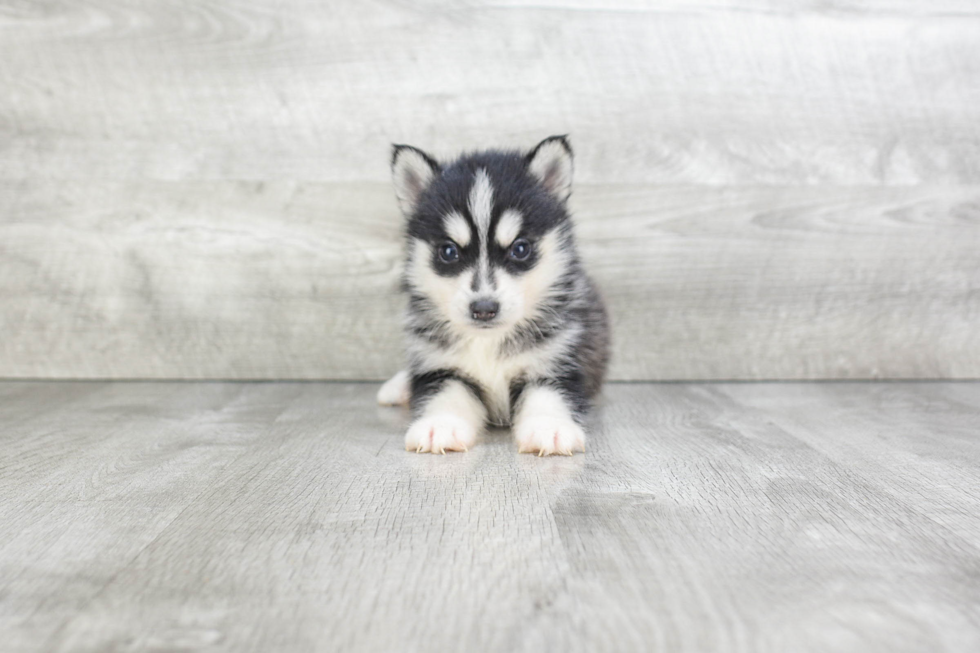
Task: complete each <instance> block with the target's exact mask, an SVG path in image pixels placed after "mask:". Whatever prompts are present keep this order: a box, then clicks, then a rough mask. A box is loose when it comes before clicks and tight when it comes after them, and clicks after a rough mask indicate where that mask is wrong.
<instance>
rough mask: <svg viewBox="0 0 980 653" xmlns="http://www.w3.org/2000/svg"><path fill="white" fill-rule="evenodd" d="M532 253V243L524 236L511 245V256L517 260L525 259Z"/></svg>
mask: <svg viewBox="0 0 980 653" xmlns="http://www.w3.org/2000/svg"><path fill="white" fill-rule="evenodd" d="M530 255H531V243H529V242H527V241H526V240H524V239H523V238H518V239H517V240H515V241H514V244H513V245H511V246H510V257H511V258H512V259H514V260H515V261H523V260H524V259H526V258H527V257H528V256H530Z"/></svg>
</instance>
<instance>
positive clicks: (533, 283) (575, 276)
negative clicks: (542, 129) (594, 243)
mask: <svg viewBox="0 0 980 653" xmlns="http://www.w3.org/2000/svg"><path fill="white" fill-rule="evenodd" d="M391 165H392V174H393V177H394V185H395V194H396V196H397V198H398V203H399V205H400V207H401V209H402V212H403V213H404V215H405V218H406V220H407V226H406V254H405V267H404V278H403V288H404V291H405V292H406V293H407V295H408V310H407V319H406V323H405V328H406V335H407V345H408V370H407V371H402V372H399V373H398V374H397V375H395V377H394V378H392V379H391V380H389V381H388V382H387V383H386V384H385V385H384V386H383V387H382V388H381V390H380V392H379V393H378V401H379V402H380V403H382V404H399V403H408V404H410V405H411V407H412V410H413V413H414V418H415V420H414V422H413V423H412V425H411V426H410V427H409V429H408V433H407V434H406V435H405V448H406V449H407V450H409V451H416V452H432V453H445V452H446V451H466V450H468V449H469V447H471V446H473V445H474V444H475V443H476V441H477V436H478V435H479V434H480V432H481V431H482V430H483V429H484V427H485V426H486V425H487V423H488V422H489V423H492V424H495V425H501V426H505V425H512V426H513V432H514V436H515V438H516V439H517V447H518V450H519V451H521V452H528V453H537V454H538V455H550V454H566V455H571V454H572V453H573V452H575V451H585V433H584V431H583V428H582V419H583V416H584V414H585V413H586V411H587V410H588V409H589V406H590V403H591V400H592V399H593V397H594V396H595V394H596V393H597V392H598V391H599V388H600V386H601V384H602V380H603V377H604V375H605V370H606V364H607V361H608V358H609V353H608V352H609V327H608V321H607V317H606V310H605V308H604V306H603V303H602V300H601V298H600V296H599V294H598V293H597V292H596V289H595V286H594V285H593V283H592V281H591V280H590V279H589V277H588V276H587V275H586V274H585V272H584V271H583V269H582V264H581V261H580V260H579V256H578V253H577V251H576V247H575V239H574V235H573V233H572V222H571V220H570V218H569V215H568V209H567V200H568V197H569V195H570V194H571V183H572V150H571V147H570V146H569V144H568V140H567V139H566V137H564V136H552V137H550V138H547V139H545V140H544V141H542V142H541V143H539V144H538V145H537V146H536V147H534V149H532V150H531V151H530V152H527V153H522V152H508V151H498V150H489V151H485V152H479V153H474V154H467V155H464V156H462V157H460V158H458V159H456V160H455V161H452V162H450V163H446V164H442V163H439V162H437V161H436V160H435V159H434V158H433V157H431V156H429V155H428V154H426V153H425V152H423V151H422V150H419V149H417V148H414V147H411V146H408V145H395V146H394V151H393V154H392V164H391Z"/></svg>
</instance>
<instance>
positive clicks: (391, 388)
mask: <svg viewBox="0 0 980 653" xmlns="http://www.w3.org/2000/svg"><path fill="white" fill-rule="evenodd" d="M411 397H412V379H411V377H410V376H409V375H408V370H401V371H399V372H398V373H397V374H395V376H393V377H391V378H390V379H388V380H387V381H385V383H384V385H382V386H381V389H380V390H378V403H379V404H381V405H382V406H407V405H408V401H409V399H411Z"/></svg>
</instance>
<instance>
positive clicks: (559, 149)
mask: <svg viewBox="0 0 980 653" xmlns="http://www.w3.org/2000/svg"><path fill="white" fill-rule="evenodd" d="M525 161H526V162H527V169H528V171H529V172H530V173H531V174H532V175H534V177H535V178H537V180H538V181H540V182H541V185H542V186H544V187H545V190H547V191H548V192H549V193H551V194H552V195H554V196H555V197H557V198H558V200H559V201H561V202H564V201H565V200H567V199H568V196H569V195H571V194H572V146H571V145H569V144H568V136H549V137H548V138H546V139H544V140H543V141H541V142H540V143H538V144H537V145H535V146H534V149H533V150H531V151H530V152H529V153H528V155H527V157H525Z"/></svg>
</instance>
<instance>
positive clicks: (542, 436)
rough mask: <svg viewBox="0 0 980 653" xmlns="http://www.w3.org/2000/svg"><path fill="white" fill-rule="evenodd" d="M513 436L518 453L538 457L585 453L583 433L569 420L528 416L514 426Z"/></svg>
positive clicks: (580, 428)
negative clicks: (534, 454) (515, 438)
mask: <svg viewBox="0 0 980 653" xmlns="http://www.w3.org/2000/svg"><path fill="white" fill-rule="evenodd" d="M514 435H515V436H516V437H517V451H518V452H519V453H536V454H538V455H539V456H550V455H552V454H562V455H563V456H571V455H572V454H573V453H575V452H576V451H581V452H583V453H585V431H583V430H582V427H581V426H579V425H578V424H576V423H575V422H574V421H572V420H570V419H564V418H561V417H553V416H546V415H541V416H533V415H532V416H528V417H525V418H524V419H522V420H520V421H519V422H518V423H517V424H516V425H515V426H514Z"/></svg>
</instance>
